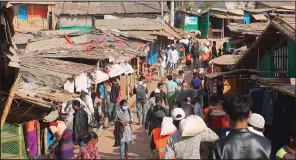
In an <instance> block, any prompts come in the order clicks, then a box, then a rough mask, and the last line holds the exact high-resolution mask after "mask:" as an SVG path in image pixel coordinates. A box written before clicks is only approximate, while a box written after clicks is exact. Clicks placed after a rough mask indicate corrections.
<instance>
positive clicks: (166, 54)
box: [164, 45, 171, 69]
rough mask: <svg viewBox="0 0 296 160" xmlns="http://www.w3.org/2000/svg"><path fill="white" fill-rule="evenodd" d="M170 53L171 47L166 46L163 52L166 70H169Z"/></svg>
mask: <svg viewBox="0 0 296 160" xmlns="http://www.w3.org/2000/svg"><path fill="white" fill-rule="evenodd" d="M170 51H171V45H168V46H167V48H166V49H165V50H164V52H165V56H166V60H165V63H166V67H167V69H168V68H169V53H170Z"/></svg>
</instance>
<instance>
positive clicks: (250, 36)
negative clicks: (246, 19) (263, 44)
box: [227, 23, 268, 48]
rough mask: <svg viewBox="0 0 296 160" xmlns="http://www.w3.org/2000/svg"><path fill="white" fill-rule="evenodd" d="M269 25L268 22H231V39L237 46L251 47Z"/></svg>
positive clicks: (229, 26)
mask: <svg viewBox="0 0 296 160" xmlns="http://www.w3.org/2000/svg"><path fill="white" fill-rule="evenodd" d="M267 25H268V23H251V24H238V23H230V24H228V25H227V27H228V29H229V30H230V32H231V36H230V39H229V41H230V42H231V44H232V45H233V46H234V47H235V48H239V47H241V46H247V47H249V46H250V45H251V44H252V43H253V42H254V41H255V40H256V37H257V36H258V35H260V34H261V33H262V32H263V31H264V30H265V28H266V27H267Z"/></svg>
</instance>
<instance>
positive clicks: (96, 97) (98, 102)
mask: <svg viewBox="0 0 296 160" xmlns="http://www.w3.org/2000/svg"><path fill="white" fill-rule="evenodd" d="M92 100H93V104H94V110H95V113H94V116H95V118H96V120H97V121H98V122H99V124H100V125H101V124H103V119H104V114H103V110H102V102H103V97H102V96H101V93H100V92H94V93H92Z"/></svg>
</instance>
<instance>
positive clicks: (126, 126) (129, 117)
mask: <svg viewBox="0 0 296 160" xmlns="http://www.w3.org/2000/svg"><path fill="white" fill-rule="evenodd" d="M132 122H133V114H132V112H131V110H130V109H129V107H128V106H127V101H126V100H121V101H120V106H119V107H118V108H117V109H116V116H115V129H114V132H113V134H114V136H115V144H114V146H115V147H116V146H120V159H128V158H127V156H128V150H129V146H130V144H131V142H132V140H133V132H132V127H131V124H132Z"/></svg>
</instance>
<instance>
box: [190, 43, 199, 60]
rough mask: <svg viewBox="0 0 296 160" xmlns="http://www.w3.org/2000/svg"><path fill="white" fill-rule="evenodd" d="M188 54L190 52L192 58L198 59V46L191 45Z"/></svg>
mask: <svg viewBox="0 0 296 160" xmlns="http://www.w3.org/2000/svg"><path fill="white" fill-rule="evenodd" d="M190 52H191V55H192V58H198V56H199V46H198V45H193V46H192V48H191V50H190Z"/></svg>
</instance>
